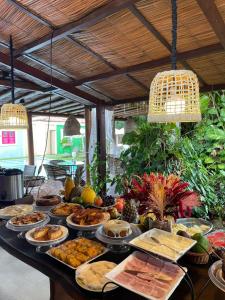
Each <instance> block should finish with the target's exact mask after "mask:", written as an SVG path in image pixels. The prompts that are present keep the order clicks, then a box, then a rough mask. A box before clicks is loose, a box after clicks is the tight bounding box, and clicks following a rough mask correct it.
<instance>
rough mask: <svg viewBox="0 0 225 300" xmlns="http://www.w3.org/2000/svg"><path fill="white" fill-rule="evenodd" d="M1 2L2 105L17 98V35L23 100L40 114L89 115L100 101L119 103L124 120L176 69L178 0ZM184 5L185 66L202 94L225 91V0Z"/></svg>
mask: <svg viewBox="0 0 225 300" xmlns="http://www.w3.org/2000/svg"><path fill="white" fill-rule="evenodd" d="M0 5H1V16H0V32H1V33H2V34H1V35H0V71H1V73H0V99H1V100H0V102H1V104H3V103H5V102H10V80H9V67H10V60H9V49H8V44H9V43H8V41H9V36H10V34H11V35H12V36H13V41H14V54H15V74H16V78H15V79H16V82H15V88H16V91H15V92H16V93H15V95H16V102H18V103H19V102H21V101H22V102H23V103H24V105H25V106H26V107H27V109H28V110H29V111H32V112H34V113H35V114H40V113H44V114H46V113H48V112H49V111H50V112H51V113H54V114H58V115H62V114H63V115H67V114H71V113H72V114H75V115H79V116H82V115H83V113H84V107H85V106H96V105H109V106H114V107H115V115H116V116H118V117H127V115H132V114H134V115H135V114H138V113H143V112H144V111H146V110H147V105H146V103H145V102H146V100H148V93H149V86H150V83H151V81H152V79H153V78H154V76H155V74H156V73H157V72H160V71H163V70H168V69H170V54H171V4H170V0H141V1H140V0H87V1H83V0H77V1H73V0H63V1H62V0H49V1H45V0H0ZM177 5H178V39H177V40H178V44H177V60H178V68H179V69H182V68H183V69H190V70H193V71H194V72H195V73H196V74H197V76H198V78H199V83H200V88H201V91H210V90H213V89H214V90H217V89H225V2H224V0H215V1H214V0H189V1H184V0H177ZM51 54H52V56H51ZM129 103H132V104H129ZM135 103H139V104H138V105H135Z"/></svg>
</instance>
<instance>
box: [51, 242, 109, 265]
mask: <svg viewBox="0 0 225 300" xmlns="http://www.w3.org/2000/svg"><path fill="white" fill-rule="evenodd" d="M104 250H105V248H104V246H103V245H102V244H100V243H98V242H95V241H91V240H88V239H86V238H77V239H75V240H71V241H67V242H65V243H63V244H61V245H60V246H58V247H53V248H51V249H50V250H49V253H50V254H51V255H52V256H54V257H55V258H57V259H59V260H61V261H62V262H64V263H66V264H68V265H70V266H71V267H73V268H77V267H78V266H80V265H81V264H83V263H85V262H87V261H89V260H90V259H93V258H94V257H96V256H98V255H100V254H102V253H103V252H104Z"/></svg>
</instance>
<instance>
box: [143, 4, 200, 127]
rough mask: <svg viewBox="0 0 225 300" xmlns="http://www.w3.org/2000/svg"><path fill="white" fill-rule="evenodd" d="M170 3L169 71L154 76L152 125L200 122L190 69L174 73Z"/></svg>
mask: <svg viewBox="0 0 225 300" xmlns="http://www.w3.org/2000/svg"><path fill="white" fill-rule="evenodd" d="M171 4H172V55H171V61H172V70H171V71H164V72H160V73H157V74H156V76H155V78H154V79H153V81H152V83H151V87H150V96H149V111H148V121H149V122H152V123H161V122H162V123H167V122H172V123H176V122H198V121H201V112H200V101H199V84H198V78H197V76H196V75H195V74H194V73H193V72H192V71H190V70H177V67H176V41H177V4H176V0H171Z"/></svg>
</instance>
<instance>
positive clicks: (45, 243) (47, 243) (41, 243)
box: [25, 225, 69, 246]
mask: <svg viewBox="0 0 225 300" xmlns="http://www.w3.org/2000/svg"><path fill="white" fill-rule="evenodd" d="M48 226H51V225H48ZM52 226H58V227H60V228H61V230H62V232H63V234H62V235H61V236H60V237H59V238H58V239H55V240H48V241H37V240H35V239H34V238H33V233H34V231H35V230H36V228H33V229H31V230H29V231H28V232H27V233H26V234H25V238H26V240H27V242H28V243H29V244H31V245H34V246H51V245H55V244H58V243H61V242H62V241H64V240H65V239H66V238H67V237H68V235H69V231H68V228H66V227H65V226H61V225H52Z"/></svg>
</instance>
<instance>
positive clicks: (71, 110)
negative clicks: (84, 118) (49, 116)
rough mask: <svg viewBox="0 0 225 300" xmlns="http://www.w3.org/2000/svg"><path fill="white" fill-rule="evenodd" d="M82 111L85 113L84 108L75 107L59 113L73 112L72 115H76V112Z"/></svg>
mask: <svg viewBox="0 0 225 300" xmlns="http://www.w3.org/2000/svg"><path fill="white" fill-rule="evenodd" d="M82 111H84V107H74V109H71V108H70V109H68V108H67V109H61V110H60V111H59V113H69V112H72V113H74V112H82Z"/></svg>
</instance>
